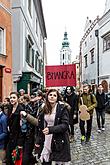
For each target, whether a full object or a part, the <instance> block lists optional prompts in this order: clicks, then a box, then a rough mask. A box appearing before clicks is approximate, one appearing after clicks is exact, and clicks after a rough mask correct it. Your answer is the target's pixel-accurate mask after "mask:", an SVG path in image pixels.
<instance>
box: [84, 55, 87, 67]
mask: <svg viewBox="0 0 110 165" xmlns="http://www.w3.org/2000/svg"><path fill="white" fill-rule="evenodd" d="M84 58H85V68H87V54H86V55H85V56H84Z"/></svg>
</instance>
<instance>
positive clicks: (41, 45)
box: [40, 34, 42, 47]
mask: <svg viewBox="0 0 110 165" xmlns="http://www.w3.org/2000/svg"><path fill="white" fill-rule="evenodd" d="M40 46H41V47H42V35H41V34H40Z"/></svg>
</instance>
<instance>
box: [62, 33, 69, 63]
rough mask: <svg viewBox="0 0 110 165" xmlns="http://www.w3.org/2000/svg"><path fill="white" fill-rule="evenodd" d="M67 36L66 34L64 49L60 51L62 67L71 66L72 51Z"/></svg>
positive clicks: (63, 43)
mask: <svg viewBox="0 0 110 165" xmlns="http://www.w3.org/2000/svg"><path fill="white" fill-rule="evenodd" d="M67 35H68V34H67V32H65V33H64V39H63V42H62V48H61V50H60V65H65V64H71V49H70V47H69V45H70V44H69V41H68V37H67Z"/></svg>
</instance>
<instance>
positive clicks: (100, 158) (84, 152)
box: [71, 112, 110, 165]
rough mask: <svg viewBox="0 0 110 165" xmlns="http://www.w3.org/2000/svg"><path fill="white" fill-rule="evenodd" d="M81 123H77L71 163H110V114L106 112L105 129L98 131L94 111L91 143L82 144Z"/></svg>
mask: <svg viewBox="0 0 110 165" xmlns="http://www.w3.org/2000/svg"><path fill="white" fill-rule="evenodd" d="M80 138H81V135H80V130H79V125H78V124H77V125H75V141H74V142H73V143H71V157H72V160H71V165H94V164H95V165H110V114H106V124H105V131H104V132H102V133H98V132H97V123H96V116H95V112H94V118H93V127H92V136H91V144H90V145H87V144H85V145H84V146H82V145H81V141H80Z"/></svg>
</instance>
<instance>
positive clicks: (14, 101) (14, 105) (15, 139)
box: [6, 92, 23, 165]
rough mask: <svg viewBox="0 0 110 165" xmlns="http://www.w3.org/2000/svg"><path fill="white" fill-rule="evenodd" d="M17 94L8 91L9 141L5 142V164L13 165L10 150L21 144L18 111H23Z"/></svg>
mask: <svg viewBox="0 0 110 165" xmlns="http://www.w3.org/2000/svg"><path fill="white" fill-rule="evenodd" d="M18 99H19V95H18V93H17V92H11V93H10V103H11V105H10V106H11V107H10V110H9V112H8V131H9V141H8V144H7V151H6V161H7V162H6V164H7V165H14V162H13V161H12V151H13V150H14V149H15V148H16V147H17V146H19V148H20V147H21V146H22V133H21V125H20V118H21V116H20V111H23V107H22V106H21V105H20V104H19V103H18Z"/></svg>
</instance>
